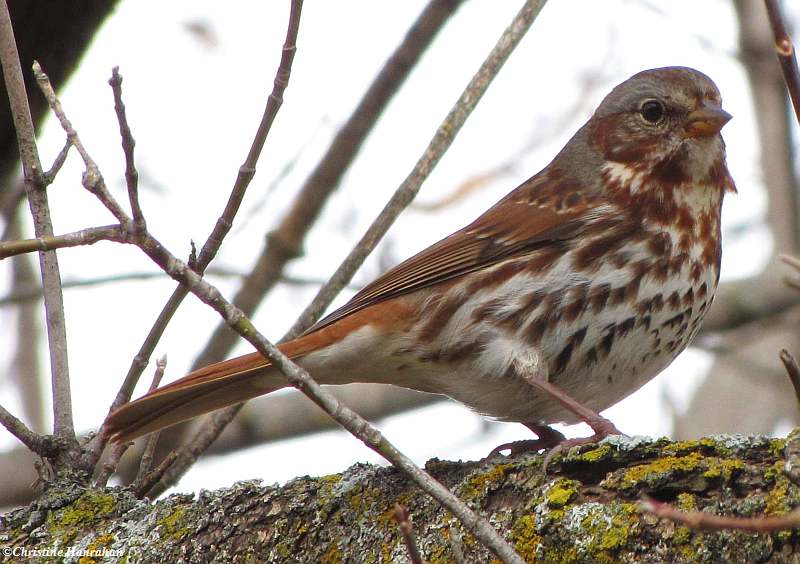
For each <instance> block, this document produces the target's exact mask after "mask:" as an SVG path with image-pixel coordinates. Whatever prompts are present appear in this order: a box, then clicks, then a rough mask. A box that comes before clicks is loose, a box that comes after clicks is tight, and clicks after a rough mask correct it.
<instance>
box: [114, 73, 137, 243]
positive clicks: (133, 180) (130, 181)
mask: <svg viewBox="0 0 800 564" xmlns="http://www.w3.org/2000/svg"><path fill="white" fill-rule="evenodd" d="M108 83H109V84H110V85H111V90H112V92H113V93H114V111H115V112H116V113H117V123H119V136H120V137H121V138H122V152H123V153H124V154H125V184H126V185H127V187H128V201H129V202H130V205H131V214H132V215H133V228H134V229H136V230H142V229H144V228H145V227H146V225H145V221H144V214H143V213H142V206H141V205H140V204H139V172H138V171H137V170H136V165H135V164H134V163H135V160H134V158H133V151H134V148H135V147H136V141H135V140H134V139H133V133H131V128H130V126H129V125H128V116H127V114H126V113H125V104H124V103H123V102H122V76H121V75H120V74H119V67H114V68H112V69H111V78H110V79H109V81H108Z"/></svg>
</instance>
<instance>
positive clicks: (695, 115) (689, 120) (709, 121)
mask: <svg viewBox="0 0 800 564" xmlns="http://www.w3.org/2000/svg"><path fill="white" fill-rule="evenodd" d="M732 117H733V116H732V115H731V114H729V113H728V112H726V111H725V110H723V109H722V108H710V107H708V106H702V107H700V108H697V109H696V110H693V111H691V112H689V115H688V116H686V136H687V137H709V136H711V135H716V134H717V133H719V132H720V130H721V129H722V128H723V126H724V125H725V124H726V123H728V122H729V121H730V120H731V118H732Z"/></svg>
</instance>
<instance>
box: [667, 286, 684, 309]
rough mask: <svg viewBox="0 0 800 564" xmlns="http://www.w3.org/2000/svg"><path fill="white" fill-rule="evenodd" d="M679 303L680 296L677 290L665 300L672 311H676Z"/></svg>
mask: <svg viewBox="0 0 800 564" xmlns="http://www.w3.org/2000/svg"><path fill="white" fill-rule="evenodd" d="M680 303H681V295H680V294H679V293H678V291H677V290H675V291H674V292H672V293H671V294H670V295H669V298H667V305H668V306H669V307H671V308H672V309H678V307H679V306H680Z"/></svg>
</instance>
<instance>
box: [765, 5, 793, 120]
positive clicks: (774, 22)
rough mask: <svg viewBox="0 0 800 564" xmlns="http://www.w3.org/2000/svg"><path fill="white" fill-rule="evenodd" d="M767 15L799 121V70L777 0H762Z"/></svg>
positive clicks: (784, 77)
mask: <svg viewBox="0 0 800 564" xmlns="http://www.w3.org/2000/svg"><path fill="white" fill-rule="evenodd" d="M764 5H765V6H766V8H767V16H768V17H769V25H770V27H771V28H772V33H773V35H774V36H775V54H776V55H777V56H778V61H779V62H780V64H781V71H783V79H784V81H785V82H786V87H787V88H788V90H789V98H790V99H791V100H792V106H793V107H794V113H795V117H796V118H797V122H798V123H800V70H798V68H797V57H796V56H795V50H794V45H793V44H792V39H791V37H789V33H788V32H787V31H786V23H785V22H784V18H783V14H782V13H781V7H780V4H779V2H778V0H764Z"/></svg>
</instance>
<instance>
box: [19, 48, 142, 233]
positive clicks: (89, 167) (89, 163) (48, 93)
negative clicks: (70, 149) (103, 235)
mask: <svg viewBox="0 0 800 564" xmlns="http://www.w3.org/2000/svg"><path fill="white" fill-rule="evenodd" d="M33 76H34V77H35V78H36V82H37V83H38V84H39V89H40V90H41V91H42V93H43V94H44V97H45V98H46V99H47V103H48V105H49V106H50V109H51V110H52V112H53V114H55V116H56V118H58V122H59V123H60V124H61V128H62V129H63V130H64V132H65V133H66V134H67V140H68V141H69V142H70V143H71V144H72V146H74V147H75V150H77V151H78V154H79V155H80V156H81V159H83V164H84V165H85V166H86V171H85V172H84V173H83V186H84V188H86V189H87V190H88V191H89V192H91V193H92V194H94V195H95V196H96V197H97V199H98V200H100V202H101V203H102V204H103V205H104V206H105V207H106V209H108V211H110V212H111V213H112V215H113V216H114V217H115V218H117V221H119V222H120V223H122V224H127V223H128V222H130V218H129V217H128V214H127V212H125V210H123V209H122V207H121V206H120V205H119V204H118V203H117V201H116V200H115V199H114V198H113V197H111V194H110V193H109V191H108V188H107V187H106V181H105V180H104V179H103V175H102V174H100V169H98V168H97V163H95V162H94V160H93V159H92V157H90V156H89V153H88V151H87V150H86V147H84V146H83V142H82V141H81V139H80V137H79V136H78V132H77V131H76V130H75V128H74V127H73V125H72V123H71V122H70V121H69V119H68V118H67V116H66V114H65V113H64V108H63V107H62V106H61V101H59V99H58V96H56V92H55V90H53V86H52V84H50V79H49V78H48V77H47V75H46V74H45V73H44V71H43V70H42V67H41V66H39V63H38V62H36V61H34V62H33Z"/></svg>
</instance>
